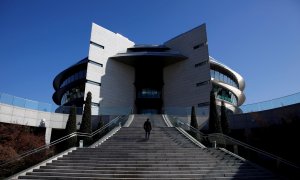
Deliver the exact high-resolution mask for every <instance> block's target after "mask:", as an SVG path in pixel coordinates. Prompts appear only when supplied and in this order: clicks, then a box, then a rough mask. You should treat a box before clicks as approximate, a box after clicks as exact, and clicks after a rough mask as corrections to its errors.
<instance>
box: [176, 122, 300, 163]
mask: <svg viewBox="0 0 300 180" xmlns="http://www.w3.org/2000/svg"><path fill="white" fill-rule="evenodd" d="M171 119H172V118H171ZM176 121H177V122H179V124H182V125H185V126H187V127H188V128H190V129H192V130H193V132H196V133H198V134H200V135H201V136H203V137H205V138H209V137H212V136H217V137H220V138H225V139H226V140H228V141H231V142H234V143H235V144H238V145H240V146H243V147H245V148H246V149H250V150H252V151H255V152H257V153H259V154H262V155H264V156H267V157H270V158H271V159H274V160H276V161H278V160H279V161H280V162H283V163H284V164H286V165H288V166H291V167H294V168H296V169H300V167H299V166H297V165H295V164H294V163H292V162H290V161H288V160H285V159H283V158H281V157H279V156H276V155H274V154H271V153H268V152H266V151H263V150H261V149H258V148H256V147H253V146H251V145H249V144H246V143H244V142H241V141H239V140H236V139H234V138H232V137H230V136H227V135H225V134H222V133H212V134H204V133H202V132H201V131H199V130H198V129H196V128H194V127H192V126H190V125H189V124H187V123H185V122H182V121H180V120H178V119H176Z"/></svg>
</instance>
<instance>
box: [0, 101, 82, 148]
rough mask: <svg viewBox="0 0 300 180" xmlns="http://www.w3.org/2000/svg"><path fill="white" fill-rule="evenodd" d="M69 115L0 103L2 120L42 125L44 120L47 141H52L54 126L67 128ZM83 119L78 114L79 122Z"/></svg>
mask: <svg viewBox="0 0 300 180" xmlns="http://www.w3.org/2000/svg"><path fill="white" fill-rule="evenodd" d="M68 117H69V115H68V114H60V113H52V112H44V111H37V110H32V109H26V108H21V107H18V106H11V105H7V104H2V103H0V122H3V123H10V124H19V125H25V126H33V127H41V124H42V121H43V122H44V127H45V128H46V135H45V138H46V139H45V141H46V143H50V138H51V130H52V128H56V129H65V127H66V123H67V121H68ZM81 119H82V116H81V115H77V116H76V121H77V124H78V123H79V122H81ZM77 128H79V126H78V127H77Z"/></svg>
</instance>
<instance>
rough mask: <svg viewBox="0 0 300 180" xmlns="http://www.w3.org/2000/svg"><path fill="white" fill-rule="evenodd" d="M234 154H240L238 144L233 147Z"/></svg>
mask: <svg viewBox="0 0 300 180" xmlns="http://www.w3.org/2000/svg"><path fill="white" fill-rule="evenodd" d="M233 152H234V154H239V149H238V146H237V145H236V144H235V145H233Z"/></svg>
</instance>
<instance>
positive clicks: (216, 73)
mask: <svg viewBox="0 0 300 180" xmlns="http://www.w3.org/2000/svg"><path fill="white" fill-rule="evenodd" d="M210 76H211V77H212V78H214V79H216V80H218V81H221V82H223V83H226V84H229V85H230V86H234V87H236V88H239V86H238V83H237V82H236V81H235V80H233V78H231V77H229V76H227V75H225V74H223V73H221V72H219V71H216V70H214V69H211V70H210Z"/></svg>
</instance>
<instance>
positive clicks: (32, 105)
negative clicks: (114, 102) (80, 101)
mask: <svg viewBox="0 0 300 180" xmlns="http://www.w3.org/2000/svg"><path fill="white" fill-rule="evenodd" d="M0 103H2V104H7V105H11V106H15V107H20V108H25V109H31V110H37V111H43V112H50V113H60V114H69V113H70V110H71V108H72V107H71V106H57V105H55V104H50V103H43V102H39V101H33V100H29V99H25V98H20V97H17V96H13V95H9V94H5V93H0ZM82 112H83V108H82V107H76V113H77V114H82ZM131 112H132V107H100V108H99V107H96V106H92V115H123V114H130V113H131ZM10 115H12V114H10Z"/></svg>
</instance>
